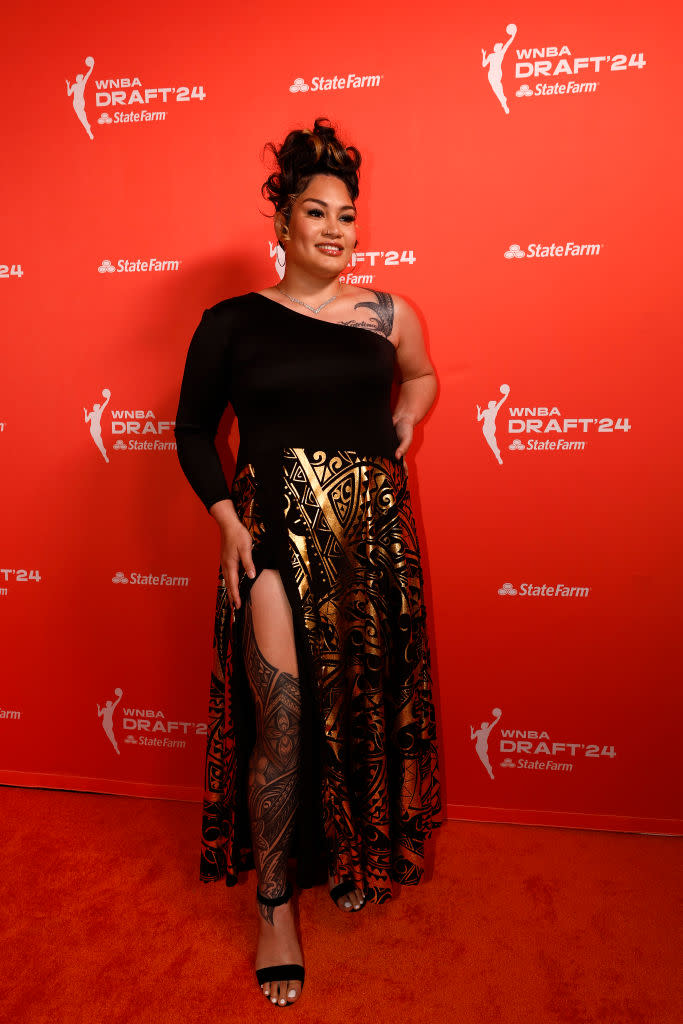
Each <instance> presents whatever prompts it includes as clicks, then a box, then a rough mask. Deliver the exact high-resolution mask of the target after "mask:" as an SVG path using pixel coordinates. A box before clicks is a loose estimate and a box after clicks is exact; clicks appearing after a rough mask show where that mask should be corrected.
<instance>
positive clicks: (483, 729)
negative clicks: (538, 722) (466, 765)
mask: <svg viewBox="0 0 683 1024" xmlns="http://www.w3.org/2000/svg"><path fill="white" fill-rule="evenodd" d="M502 716H503V712H502V710H501V708H493V709H492V711H491V719H490V721H484V722H482V723H481V725H479V726H478V727H475V726H473V725H470V740H472V741H473V742H474V749H475V753H476V755H477V757H478V758H479V761H480V762H481V764H482V766H483V768H484V769H485V771H486V773H487V775H488V776H489V778H490V779H491V780H492V781H493V779H494V778H495V776H494V774H493V767H492V765H491V756H492V751H491V750H490V749H489V746H490V744H489V740H490V738H491V734H492V732H493V730H494V729H495V727H496V726H497V725H498V723H499V722H500V720H501V718H502ZM594 738H595V737H591V739H594ZM494 743H497V751H496V753H498V754H506V755H510V754H521V755H522V756H521V757H517V758H516V759H513V758H512V757H510V756H506V757H505V758H504V759H503V760H502V761H500V762H499V767H500V768H525V769H527V770H530V771H547V772H565V773H567V772H571V771H573V770H574V766H575V765H576V764H577V763H579V762H581V761H582V760H583V759H584V758H585V759H588V758H590V759H591V760H592V761H593V763H595V760H599V759H600V758H608V759H609V760H612V759H613V758H615V757H616V756H617V753H616V750H615V749H614V746H613V745H610V746H608V745H607V744H606V743H604V742H603V743H578V742H576V741H575V740H574V739H572V740H552V739H551V737H550V732H549V730H547V729H538V728H536V729H503V728H502V727H501V729H499V731H498V733H497V734H496V737H494V739H493V741H492V743H491V746H493V744H494ZM538 755H540V756H538ZM584 763H585V761H584Z"/></svg>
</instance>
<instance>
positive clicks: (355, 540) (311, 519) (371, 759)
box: [200, 447, 442, 903]
mask: <svg viewBox="0 0 683 1024" xmlns="http://www.w3.org/2000/svg"><path fill="white" fill-rule="evenodd" d="M232 500H233V502H234V504H235V509H236V511H237V514H238V515H239V517H240V519H241V521H242V523H243V524H244V526H246V528H247V529H248V530H249V532H250V534H251V537H252V543H253V547H252V557H253V560H254V565H255V568H256V577H255V578H254V579H249V577H248V576H247V575H246V572H244V571H243V569H242V567H240V574H241V578H240V583H239V587H240V598H241V607H240V608H239V609H237V610H236V611H235V613H234V616H232V615H231V608H230V604H229V601H228V597H227V592H226V589H225V585H224V580H223V574H222V570H221V569H220V567H219V573H218V591H217V598H216V617H215V627H214V637H213V666H212V672H211V692H210V704H209V721H208V737H207V749H206V766H205V780H204V803H203V817H202V850H201V867H200V879H201V881H203V882H209V881H218V880H220V879H221V878H224V879H225V882H226V884H227V885H234V884H235V883H236V882H237V879H238V874H239V872H240V871H241V870H247V869H249V868H250V867H252V866H253V863H254V862H253V852H252V849H251V836H250V827H249V815H248V803H247V777H248V761H249V756H250V754H251V751H252V749H253V746H254V743H255V739H256V734H255V712H254V707H253V703H252V698H251V694H250V691H249V684H248V680H247V676H246V672H245V667H244V662H243V655H242V629H243V611H244V604H245V600H246V598H247V596H248V592H249V589H250V587H251V586H253V583H254V582H255V579H257V578H258V574H259V573H260V572H261V571H262V570H263V569H265V568H276V569H277V570H278V571H279V572H280V574H281V577H282V581H283V585H284V589H285V592H286V594H287V597H288V600H289V603H290V606H291V609H292V618H293V623H294V635H295V643H296V653H297V661H298V670H299V680H300V687H301V701H302V734H301V746H300V750H301V755H300V756H301V766H300V767H301V770H300V780H301V782H300V801H299V806H298V808H297V814H296V823H295V831H294V837H293V841H292V849H291V855H292V856H293V857H295V858H296V872H297V882H298V884H299V885H300V886H301V887H304V888H306V887H310V886H312V885H315V884H318V883H322V882H323V881H326V879H327V876H328V874H330V875H331V876H332V879H333V882H334V883H337V882H339V881H342V880H346V879H350V880H352V881H353V882H354V883H355V884H356V885H357V886H358V888H360V889H362V890H363V891H364V892H365V894H366V897H367V899H368V900H369V901H370V902H375V903H382V902H384V901H385V900H387V899H389V898H390V897H391V895H392V883H393V882H398V883H400V884H403V885H414V884H417V883H418V882H419V881H420V879H421V877H422V874H423V870H424V859H425V842H426V840H427V839H429V837H430V835H431V833H432V830H433V829H434V828H436V827H437V826H438V825H440V824H441V821H442V817H441V800H440V787H439V765H438V754H437V739H436V724H435V713H434V704H433V698H432V683H431V675H430V656H429V645H428V640H427V632H426V623H425V602H424V594H423V576H422V568H421V564H420V551H419V545H418V539H417V533H416V529H415V521H414V518H413V513H412V509H411V503H410V493H409V490H408V481H407V475H406V472H405V468H404V465H403V461H402V460H398V459H396V458H393V457H386V456H375V455H371V454H370V455H368V454H365V453H359V452H357V451H348V450H338V449H334V450H327V451H322V450H317V449H313V448H310V449H309V448H288V447H285V448H278V449H276V450H273V451H270V452H265V453H263V454H260V455H253V456H251V457H250V458H249V461H245V462H244V463H243V464H242V465H241V467H240V465H239V463H238V469H237V472H236V474H235V478H234V481H233V485H232Z"/></svg>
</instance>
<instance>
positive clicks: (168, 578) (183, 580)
mask: <svg viewBox="0 0 683 1024" xmlns="http://www.w3.org/2000/svg"><path fill="white" fill-rule="evenodd" d="M111 581H112V583H130V584H131V585H132V586H134V587H135V586H138V587H187V586H189V584H190V577H189V576H172V575H171V574H170V573H166V572H162V573H151V572H131V573H129V574H128V576H126V574H125V573H123V572H121V570H120V569H119V570H118V571H117V572H115V573H114V575H113V576H112V578H111Z"/></svg>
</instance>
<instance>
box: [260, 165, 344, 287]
mask: <svg viewBox="0 0 683 1024" xmlns="http://www.w3.org/2000/svg"><path fill="white" fill-rule="evenodd" d="M278 217H279V221H278V237H279V238H280V241H281V242H282V241H284V249H285V252H286V254H287V266H288V267H292V266H298V267H300V268H301V269H302V270H306V271H307V272H308V273H310V274H313V275H314V276H318V277H336V276H337V275H338V274H341V272H342V271H343V270H344V268H345V267H346V265H347V263H348V262H349V260H350V259H351V253H352V252H353V248H354V245H355V243H356V208H355V206H354V205H353V201H352V199H351V196H350V195H349V192H348V189H347V187H346V185H345V184H344V182H343V181H342V180H341V179H340V178H336V177H334V175H331V174H316V175H314V177H312V178H311V180H310V182H309V183H308V185H307V186H306V188H305V189H304V191H303V192H302V193H301V194H300V195H298V196H297V197H296V199H295V200H294V202H293V204H292V213H291V216H290V218H289V224H288V225H285V221H284V218H282V217H281V215H278ZM283 227H284V228H285V230H284V232H283V231H282V228H283Z"/></svg>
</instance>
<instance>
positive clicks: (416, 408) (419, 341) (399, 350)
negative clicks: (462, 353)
mask: <svg viewBox="0 0 683 1024" xmlns="http://www.w3.org/2000/svg"><path fill="white" fill-rule="evenodd" d="M393 298H394V307H395V310H396V326H397V329H398V344H397V346H396V361H397V363H398V366H399V370H400V373H401V386H400V388H399V392H398V398H397V400H396V407H395V408H394V411H393V415H392V420H393V423H394V427H395V428H396V433H397V435H398V439H399V441H400V444H399V446H398V448H397V449H396V453H395V454H396V458H397V459H400V458H401V456H402V455H405V453H406V452H407V451H408V448H409V447H410V444H411V442H412V439H413V427H414V426H415V424H416V423H419V422H420V420H421V419H422V418H423V417H424V416H426V414H427V412H428V411H429V409H430V408H431V406H432V404H433V402H434V399H435V398H436V392H437V382H436V374H435V373H434V367H433V366H432V364H431V363H430V361H429V358H428V356H427V352H426V350H425V345H424V338H423V336H422V327H421V326H420V321H419V320H418V317H417V314H416V313H415V310H414V309H413V308H412V306H410V305H409V303H407V302H406V301H405V299H402V298H400V296H393Z"/></svg>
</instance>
